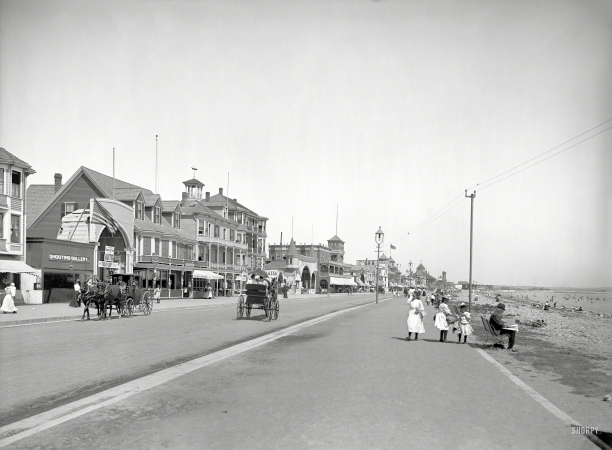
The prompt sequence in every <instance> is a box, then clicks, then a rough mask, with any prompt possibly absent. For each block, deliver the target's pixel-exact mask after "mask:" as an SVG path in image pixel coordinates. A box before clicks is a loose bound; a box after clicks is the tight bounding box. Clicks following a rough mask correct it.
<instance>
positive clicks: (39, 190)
mask: <svg viewBox="0 0 612 450" xmlns="http://www.w3.org/2000/svg"><path fill="white" fill-rule="evenodd" d="M54 195H55V185H53V184H31V185H29V186H28V190H27V194H26V204H25V212H26V214H27V215H28V217H36V216H37V215H38V213H40V212H41V211H42V210H43V208H44V207H45V205H46V204H47V203H49V201H50V200H51V199H52V198H53V196H54Z"/></svg>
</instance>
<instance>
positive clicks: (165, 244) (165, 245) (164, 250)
mask: <svg viewBox="0 0 612 450" xmlns="http://www.w3.org/2000/svg"><path fill="white" fill-rule="evenodd" d="M169 244H170V241H162V252H161V255H162V256H163V257H168V250H169Z"/></svg>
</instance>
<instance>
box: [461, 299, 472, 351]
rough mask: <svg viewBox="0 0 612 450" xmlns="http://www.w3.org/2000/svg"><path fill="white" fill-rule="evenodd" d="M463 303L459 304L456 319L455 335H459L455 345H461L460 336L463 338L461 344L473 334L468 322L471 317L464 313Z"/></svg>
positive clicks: (464, 306) (466, 312)
mask: <svg viewBox="0 0 612 450" xmlns="http://www.w3.org/2000/svg"><path fill="white" fill-rule="evenodd" d="M465 308H466V305H465V303H463V302H462V303H460V304H459V318H458V319H457V322H459V323H458V324H457V334H458V335H459V340H458V341H457V344H460V343H461V336H463V343H464V344H465V343H466V342H467V337H468V336H469V335H470V334H472V333H473V332H474V330H473V329H472V326H471V325H470V320H471V319H472V315H471V314H470V313H469V312H468V311H466V309H465Z"/></svg>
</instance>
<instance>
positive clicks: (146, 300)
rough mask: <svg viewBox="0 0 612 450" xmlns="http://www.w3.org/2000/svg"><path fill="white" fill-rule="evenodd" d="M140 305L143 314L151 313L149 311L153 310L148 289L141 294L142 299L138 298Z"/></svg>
mask: <svg viewBox="0 0 612 450" xmlns="http://www.w3.org/2000/svg"><path fill="white" fill-rule="evenodd" d="M140 307H141V308H142V311H143V312H144V315H145V316H148V315H149V314H151V311H153V299H152V298H151V293H150V292H149V291H147V292H145V293H144V295H143V296H142V299H141V300H140Z"/></svg>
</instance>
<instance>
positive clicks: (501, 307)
mask: <svg viewBox="0 0 612 450" xmlns="http://www.w3.org/2000/svg"><path fill="white" fill-rule="evenodd" d="M497 307H498V308H499V309H502V310H504V311H505V310H506V305H504V304H503V303H498V304H497Z"/></svg>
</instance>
